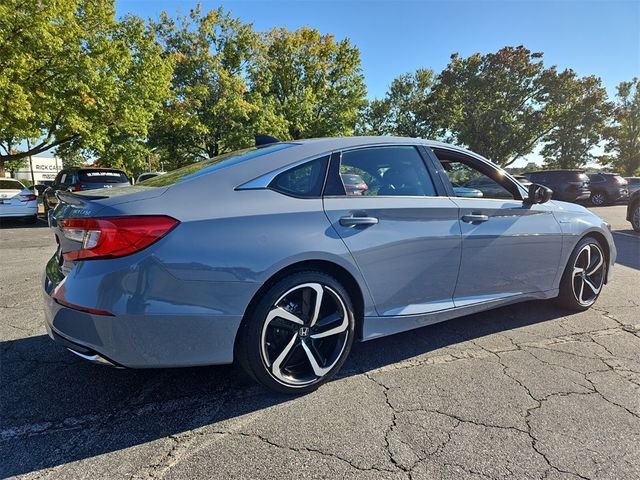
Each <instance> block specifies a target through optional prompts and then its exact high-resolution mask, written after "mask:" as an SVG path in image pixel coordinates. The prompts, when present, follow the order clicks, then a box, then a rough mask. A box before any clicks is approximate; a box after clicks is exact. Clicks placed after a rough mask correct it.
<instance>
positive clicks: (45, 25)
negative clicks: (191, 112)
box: [0, 0, 171, 171]
mask: <svg viewBox="0 0 640 480" xmlns="http://www.w3.org/2000/svg"><path fill="white" fill-rule="evenodd" d="M170 74H171V65H170V64H169V63H168V62H166V61H165V60H163V58H162V56H161V48H160V46H159V45H158V44H157V43H156V42H155V40H154V36H153V33H152V32H151V31H150V30H149V29H148V28H147V27H146V26H145V23H144V22H143V21H142V20H140V19H139V18H136V17H126V18H125V19H123V20H122V21H116V20H115V10H114V5H113V1H112V0H92V1H80V0H64V1H47V2H41V1H37V0H26V1H25V0H4V1H3V2H2V3H0V171H2V170H3V169H4V167H5V164H6V162H9V161H13V160H19V159H22V158H26V157H27V156H29V155H35V154H38V153H41V152H44V151H46V150H49V149H51V148H54V147H65V148H68V149H71V150H75V151H86V152H88V154H90V155H96V154H97V155H99V154H100V152H101V151H102V150H103V149H104V147H105V146H106V145H107V144H108V143H109V142H110V141H111V136H112V134H113V132H117V133H118V135H129V136H134V137H140V138H142V137H144V136H146V133H147V126H148V124H149V121H150V120H151V118H152V117H153V115H154V112H155V111H156V110H157V109H158V107H159V106H160V102H161V100H162V99H163V98H165V97H166V96H167V94H168V82H169V79H170ZM26 140H30V141H31V145H32V146H31V147H30V148H26V147H25V146H24V145H25V141H26Z"/></svg>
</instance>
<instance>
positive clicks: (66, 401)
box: [0, 301, 566, 478]
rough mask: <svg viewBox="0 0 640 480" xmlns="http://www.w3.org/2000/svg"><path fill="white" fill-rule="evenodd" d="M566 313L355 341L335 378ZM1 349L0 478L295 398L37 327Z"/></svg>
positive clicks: (228, 372) (535, 313) (233, 376)
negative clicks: (90, 350)
mask: <svg viewBox="0 0 640 480" xmlns="http://www.w3.org/2000/svg"><path fill="white" fill-rule="evenodd" d="M565 314H566V312H564V311H563V310H560V309H558V308H557V307H556V306H555V305H554V304H553V303H552V302H544V301H535V302H527V303H523V304H519V305H514V306H511V307H504V308H499V309H496V310H492V311H489V312H485V313H482V314H476V315H471V316H467V317H462V318H459V319H454V320H450V321H448V322H444V323H440V324H437V325H432V326H429V327H424V328H420V329H418V330H414V331H411V332H407V333H403V334H398V335H395V336H391V337H386V338H381V339H377V340H372V341H369V342H365V343H360V344H355V345H354V348H353V350H352V352H351V355H350V357H349V359H348V360H347V362H346V364H345V365H344V366H343V368H342V371H341V372H340V374H339V376H338V378H337V379H336V380H334V381H337V382H339V381H341V380H343V379H345V378H348V377H351V376H353V375H358V374H361V373H364V372H367V371H370V370H374V369H377V368H380V367H383V366H387V365H393V364H394V363H397V362H401V361H404V360H407V359H411V358H414V357H417V356H420V355H424V354H428V353H429V352H433V351H434V350H438V349H441V348H444V347H450V346H455V345H457V344H459V343H461V342H465V341H468V340H474V339H478V338H481V337H483V336H486V335H491V334H494V333H497V332H504V331H508V330H511V329H515V328H519V327H524V326H527V325H533V324H536V323H542V322H545V321H547V320H551V319H556V318H559V317H561V316H563V315H565ZM0 352H1V357H2V358H1V363H2V369H1V371H0V385H2V390H3V392H2V395H1V399H0V402H1V404H0V407H1V408H0V411H1V412H2V418H3V419H2V426H1V427H0V458H3V461H2V462H0V477H1V478H6V477H8V476H12V475H19V474H25V473H28V472H34V471H37V470H41V469H45V468H49V467H54V466H57V465H63V464H67V463H70V462H74V461H77V460H81V459H85V458H91V457H95V456H97V455H101V454H105V453H109V452H113V451H118V450H122V449H126V448H128V447H132V446H136V445H141V444H144V443H147V442H151V441H154V440H157V439H161V438H164V437H167V436H168V435H173V434H179V433H182V432H187V431H190V430H193V429H195V428H199V427H204V426H215V424H217V423H218V422H221V421H223V420H226V419H230V418H235V417H239V416H242V415H246V414H249V413H251V412H256V411H259V410H263V409H266V408H268V407H271V406H274V405H277V404H280V403H283V402H289V401H291V400H292V399H293V398H295V397H291V396H284V395H278V394H274V393H272V392H269V391H267V390H265V389H264V388H262V387H260V386H258V385H256V384H255V383H254V382H253V381H252V380H250V379H249V378H248V377H247V376H246V375H245V374H244V373H243V372H242V371H241V370H240V369H239V368H238V367H236V366H222V367H200V368H183V369H163V370H116V369H112V368H109V367H102V366H98V365H93V364H89V363H86V362H84V361H81V360H79V359H76V357H75V356H73V355H72V354H71V353H69V352H67V351H66V350H65V349H64V348H62V347H60V346H59V345H57V344H55V343H54V342H53V341H51V340H50V339H49V338H48V337H47V336H46V335H40V336H34V337H28V338H22V339H17V340H10V341H6V342H2V343H0Z"/></svg>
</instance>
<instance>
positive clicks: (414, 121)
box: [358, 68, 436, 138]
mask: <svg viewBox="0 0 640 480" xmlns="http://www.w3.org/2000/svg"><path fill="white" fill-rule="evenodd" d="M433 84H434V75H433V71H432V70H428V69H424V68H419V69H418V70H416V71H415V72H414V73H406V74H403V75H400V76H399V77H397V78H395V79H394V80H393V81H392V82H391V85H390V86H389V90H388V91H387V93H386V94H385V97H384V98H383V99H382V100H378V99H376V100H373V101H371V102H369V104H368V105H367V106H366V107H365V108H364V110H363V111H362V112H361V117H360V121H359V125H358V131H360V132H362V133H365V134H368V135H400V136H405V137H423V138H427V137H432V136H433V135H434V134H435V130H436V126H435V125H434V124H433V122H432V119H433V118H434V115H433V113H432V111H431V107H432V105H431V97H430V93H431V89H432V87H433Z"/></svg>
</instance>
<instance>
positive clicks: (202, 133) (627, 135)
mask: <svg viewBox="0 0 640 480" xmlns="http://www.w3.org/2000/svg"><path fill="white" fill-rule="evenodd" d="M542 57H543V55H542V53H538V52H532V51H530V50H528V49H526V48H525V47H524V46H517V47H509V46H508V47H504V48H501V49H500V50H498V51H497V52H492V53H484V54H483V53H475V54H473V55H470V56H468V57H466V58H465V57H462V56H460V55H459V54H457V53H454V54H453V55H452V56H451V60H450V62H449V64H448V65H447V66H446V67H445V69H444V70H443V71H442V72H440V73H435V72H433V71H432V70H430V69H428V68H419V69H417V70H416V71H414V72H412V73H405V74H402V75H399V76H398V77H396V78H395V79H393V80H392V81H391V83H390V85H389V88H388V90H387V92H386V94H385V95H384V96H383V97H382V98H380V99H373V100H371V101H367V100H366V87H365V82H364V76H363V72H362V68H361V60H360V51H359V50H358V48H357V47H356V46H355V45H353V44H352V43H351V41H350V40H349V39H336V38H335V37H334V36H333V35H331V34H328V33H321V32H319V31H318V30H316V29H313V28H309V27H303V28H299V29H297V30H293V31H291V30H287V29H286V28H275V29H273V30H271V31H269V32H258V31H256V30H254V28H253V26H252V25H251V24H249V23H245V22H243V21H241V20H240V19H238V18H234V17H233V16H231V15H230V14H229V13H227V12H225V11H224V10H223V9H222V8H218V9H215V10H210V11H203V10H202V8H201V7H200V6H198V7H197V8H195V9H193V10H191V11H190V12H189V13H188V14H187V15H185V16H170V15H169V14H167V13H162V14H161V15H160V17H159V18H158V19H156V20H149V21H144V20H142V19H140V18H137V17H134V16H126V17H124V18H121V19H116V17H115V8H114V0H87V1H85V0H50V1H47V2H41V1H37V0H4V1H3V2H2V3H0V173H2V171H3V170H4V169H15V168H16V167H17V166H18V165H19V164H20V162H22V161H23V160H24V159H25V158H26V157H27V156H29V155H36V154H39V153H43V152H46V151H47V150H50V149H55V152H56V155H58V156H59V157H61V158H62V160H63V162H65V163H69V164H71V163H73V164H78V163H81V162H82V160H83V159H88V160H90V161H94V162H97V163H98V164H100V165H105V166H114V167H119V168H122V169H124V170H125V171H127V172H128V173H129V174H132V175H134V174H138V173H141V172H142V171H144V170H146V169H148V168H150V166H151V165H155V167H156V168H158V167H160V165H163V166H164V168H167V169H171V168H174V167H177V166H181V165H183V164H188V163H192V162H195V161H198V160H200V159H204V158H208V157H211V156H215V155H218V154H220V153H224V152H227V151H229V150H234V149H237V148H242V147H247V146H250V145H251V144H253V139H254V135H256V134H268V135H272V136H275V137H278V138H281V139H283V140H289V139H299V138H308V137H323V136H336V135H352V134H354V133H358V134H367V135H387V134H391V135H400V136H409V137H431V138H438V139H441V140H445V141H450V142H452V143H456V144H459V145H462V146H466V147H468V148H470V149H471V150H474V151H476V152H478V153H480V154H482V155H484V156H486V157H487V158H489V159H491V160H493V161H495V162H496V163H499V164H501V165H503V166H507V165H510V164H512V163H513V162H515V161H516V160H518V159H520V158H522V157H525V156H527V155H529V154H531V153H532V152H534V151H536V152H538V153H540V154H541V155H542V156H543V158H544V159H545V164H546V165H547V166H550V167H562V168H568V167H580V166H584V165H585V164H586V163H588V162H593V161H598V162H600V163H601V164H605V165H607V167H609V168H614V169H616V170H619V171H621V172H624V173H627V174H634V173H640V172H638V171H639V169H640V158H639V157H638V152H639V151H640V149H639V145H640V139H639V135H640V134H639V132H640V105H639V103H640V94H639V93H638V80H637V79H633V80H632V81H630V82H622V83H621V84H620V85H619V87H618V94H617V98H616V99H615V101H614V102H609V101H608V99H607V95H606V91H605V89H604V88H603V86H602V84H601V81H600V79H599V78H597V77H595V76H586V77H579V76H578V75H577V74H576V73H575V72H574V71H572V70H570V69H567V70H563V71H558V69H557V68H556V67H554V66H552V67H547V66H545V65H544V64H543V60H542ZM603 147H604V148H603ZM603 149H604V152H605V153H606V155H604V156H601V157H598V156H597V155H596V153H600V152H602V151H603Z"/></svg>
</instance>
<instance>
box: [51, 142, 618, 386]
mask: <svg viewBox="0 0 640 480" xmlns="http://www.w3.org/2000/svg"><path fill="white" fill-rule="evenodd" d="M345 174H349V175H358V176H359V177H360V178H362V179H363V181H364V182H366V184H367V187H368V188H367V189H366V190H365V191H363V192H359V193H361V194H358V195H351V194H350V191H349V189H348V188H345V185H344V184H343V180H342V175H345ZM456 185H481V186H482V188H479V187H478V188H474V189H471V188H456V187H454V186H456ZM58 197H59V199H60V202H59V204H58V206H57V207H56V208H55V210H54V211H52V212H51V214H50V216H49V223H50V226H51V228H52V230H53V233H54V234H55V236H56V237H57V240H58V245H59V247H58V251H57V252H56V253H55V255H54V256H53V257H52V258H51V260H50V261H49V263H48V265H47V266H46V271H45V275H44V280H43V287H44V291H45V295H44V298H45V304H46V308H45V311H46V327H47V330H48V332H49V335H50V336H51V337H52V338H53V339H54V340H56V341H57V342H59V343H60V344H62V345H64V346H65V347H66V348H68V349H69V350H70V351H71V352H73V353H75V354H77V355H79V356H81V357H84V358H86V359H88V360H91V361H94V362H99V363H108V364H111V365H115V366H120V367H130V368H148V367H180V366H193V365H211V364H224V363H231V362H233V361H234V360H237V361H238V362H239V363H240V364H241V365H242V366H243V367H244V368H245V370H246V371H247V372H248V373H249V374H250V375H251V376H252V377H253V378H255V379H256V380H257V381H259V382H261V383H262V384H264V385H266V386H267V387H269V388H272V389H274V390H278V391H281V392H288V393H296V392H307V391H310V390H312V389H314V388H317V387H318V386H319V385H320V384H322V383H323V382H325V381H327V380H328V379H330V378H331V377H332V376H333V375H334V374H335V373H336V372H337V371H338V370H339V369H340V367H341V365H342V364H343V362H344V361H345V359H346V357H347V355H348V353H349V350H350V348H351V345H352V342H353V341H354V340H356V341H366V340H370V339H373V338H377V337H381V336H384V335H390V334H393V333H397V332H402V331H406V330H410V329H413V328H418V327H422V326H425V325H430V324H433V323H436V322H440V321H443V320H448V319H451V318H454V317H459V316H462V315H467V314H470V313H475V312H479V311H483V310H488V309H491V308H496V307H499V306H502V305H507V304H512V303H515V302H521V301H525V300H531V299H556V301H558V302H559V303H560V304H561V305H563V306H564V307H566V308H569V309H572V310H585V309H587V308H589V307H590V306H591V305H593V304H594V302H595V301H596V300H597V298H598V296H599V294H600V291H601V289H602V287H603V284H604V283H606V282H607V280H608V279H609V278H610V275H611V267H612V266H613V264H614V262H615V258H616V250H615V246H614V243H613V240H612V236H611V233H610V231H609V228H608V225H607V224H606V223H605V222H604V221H602V220H601V219H600V218H598V217H597V216H595V215H594V214H592V213H590V212H589V211H588V210H586V209H585V208H583V207H581V206H578V205H573V204H569V203H564V202H560V201H555V200H550V198H551V191H550V190H549V189H547V188H546V187H543V186H541V185H536V184H532V185H530V186H529V188H528V189H525V188H524V187H523V186H522V185H521V184H520V183H518V182H517V181H516V180H515V179H514V178H513V177H512V176H511V175H509V174H508V173H507V172H505V171H504V170H502V169H500V168H499V167H497V166H496V165H494V164H493V163H491V162H490V161H488V160H486V159H484V158H482V157H481V156H479V155H476V154H474V153H472V152H469V151H466V150H463V149H460V148H457V147H453V146H450V145H447V144H443V143H438V142H432V141H426V140H420V139H408V138H394V137H349V138H327V139H314V140H300V141H298V140H296V141H291V142H279V143H274V144H270V145H267V146H262V147H259V148H250V149H246V150H242V151H237V152H233V153H229V154H226V155H223V156H220V157H216V158H213V159H210V160H207V161H203V162H200V163H196V164H193V165H190V166H187V167H184V168H182V169H179V170H176V171H173V172H169V173H167V174H165V175H162V176H158V177H156V178H152V179H149V180H147V181H145V182H144V183H143V184H141V185H137V186H131V187H125V188H120V189H104V190H94V191H89V192H78V193H71V192H64V193H58Z"/></svg>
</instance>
